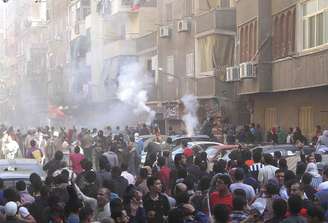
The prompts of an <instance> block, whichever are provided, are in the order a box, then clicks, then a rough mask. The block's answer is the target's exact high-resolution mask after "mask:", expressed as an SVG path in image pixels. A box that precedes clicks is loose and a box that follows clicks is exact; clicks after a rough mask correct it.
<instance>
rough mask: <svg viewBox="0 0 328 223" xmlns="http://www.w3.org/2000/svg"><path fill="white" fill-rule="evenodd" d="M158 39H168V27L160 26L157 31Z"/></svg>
mask: <svg viewBox="0 0 328 223" xmlns="http://www.w3.org/2000/svg"><path fill="white" fill-rule="evenodd" d="M159 37H161V38H166V37H170V28H169V27H168V26H162V27H161V28H160V29H159Z"/></svg>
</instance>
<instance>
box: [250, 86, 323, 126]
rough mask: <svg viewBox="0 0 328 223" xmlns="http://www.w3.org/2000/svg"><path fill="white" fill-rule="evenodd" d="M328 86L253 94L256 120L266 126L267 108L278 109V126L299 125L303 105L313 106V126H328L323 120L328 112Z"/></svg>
mask: <svg viewBox="0 0 328 223" xmlns="http://www.w3.org/2000/svg"><path fill="white" fill-rule="evenodd" d="M327 95H328V87H322V88H312V89H306V90H298V91H288V92H281V93H268V94H261V95H253V96H251V98H252V99H253V100H254V102H255V104H254V108H255V110H254V122H255V123H260V124H261V125H262V126H264V121H265V109H266V108H276V109H277V123H276V124H277V126H281V127H282V128H284V129H287V128H289V127H296V126H299V118H298V115H299V110H300V108H301V107H302V106H312V109H313V120H314V123H313V127H314V126H316V125H321V126H323V127H328V123H323V122H322V120H321V119H322V118H321V117H322V115H323V113H327V114H328V104H327V103H326V101H327V100H326V97H327Z"/></svg>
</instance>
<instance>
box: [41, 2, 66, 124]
mask: <svg viewBox="0 0 328 223" xmlns="http://www.w3.org/2000/svg"><path fill="white" fill-rule="evenodd" d="M70 2H71V1H70V0H62V1H56V0H48V1H47V35H48V36H47V46H48V47H47V74H48V82H49V84H48V96H49V106H51V107H60V106H61V107H66V106H67V105H68V104H70V102H71V98H70V97H69V92H68V90H69V82H68V81H66V80H70V78H71V77H70V68H71V63H70V58H71V55H70V50H69V49H70V29H69V28H70V27H69V18H70V17H69V10H68V9H69V5H70ZM56 118H59V117H53V119H56Z"/></svg>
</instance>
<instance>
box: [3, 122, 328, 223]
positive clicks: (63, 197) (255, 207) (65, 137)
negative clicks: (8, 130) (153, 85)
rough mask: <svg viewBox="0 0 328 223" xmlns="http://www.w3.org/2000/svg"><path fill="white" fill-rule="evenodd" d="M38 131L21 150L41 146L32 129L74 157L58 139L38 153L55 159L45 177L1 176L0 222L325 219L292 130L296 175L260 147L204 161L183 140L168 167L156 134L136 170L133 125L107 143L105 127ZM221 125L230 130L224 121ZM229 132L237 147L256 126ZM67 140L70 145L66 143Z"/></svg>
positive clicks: (325, 196) (320, 191) (309, 163)
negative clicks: (10, 183)
mask: <svg viewBox="0 0 328 223" xmlns="http://www.w3.org/2000/svg"><path fill="white" fill-rule="evenodd" d="M142 128H143V127H142ZM38 129H39V130H38V131H31V132H30V133H29V134H28V135H25V134H23V133H21V136H20V137H22V139H21V140H22V141H24V140H26V138H27V140H28V141H29V144H28V146H27V147H26V149H27V150H26V151H27V153H28V152H29V151H32V150H34V149H35V148H39V146H38V145H40V144H43V143H40V141H39V140H36V141H35V142H36V144H34V142H33V139H34V138H35V139H39V138H40V132H42V134H44V135H49V137H50V138H51V139H50V138H49V139H46V140H48V141H47V143H48V144H49V143H50V144H52V143H53V142H52V140H54V139H56V140H58V142H59V141H61V142H64V141H65V142H67V143H65V144H67V145H66V146H67V150H71V151H72V150H73V152H72V153H70V155H69V157H66V156H64V154H63V152H62V151H61V149H62V148H63V147H66V146H63V145H62V144H63V143H58V146H55V147H52V146H50V147H47V146H45V149H44V153H45V154H46V156H47V154H50V153H52V152H53V153H54V155H53V158H52V159H50V160H48V161H47V163H46V164H45V165H44V170H45V171H46V172H47V176H46V177H45V181H43V180H44V178H43V176H42V177H41V176H39V175H38V174H37V173H32V174H31V175H30V182H31V184H29V183H26V182H24V181H17V182H16V185H14V187H13V188H8V185H7V183H6V182H5V181H1V179H0V203H1V205H3V207H4V208H3V209H1V207H0V210H4V211H3V213H2V214H1V212H0V223H2V222H13V223H14V222H19V223H21V222H25V223H26V222H27V223H34V222H41V223H43V222H45V223H48V222H52V223H55V222H56V223H57V222H60V223H62V222H68V223H77V222H81V223H87V222H88V223H91V222H95V221H96V222H100V223H106V222H110V223H116V222H122V223H161V222H168V223H209V222H211V220H210V219H211V218H212V219H213V222H215V223H235V222H238V223H239V222H240V223H262V222H266V223H277V222H283V223H285V222H287V223H289V222H291V223H293V222H299V223H302V222H309V223H319V222H320V223H321V222H324V221H327V220H328V202H327V200H328V183H327V182H328V181H327V179H328V168H326V167H325V166H324V165H325V164H324V162H325V159H324V158H322V157H321V156H319V155H318V154H316V155H313V154H310V155H307V156H306V155H305V152H306V151H304V150H305V149H304V148H303V147H304V144H303V143H302V141H301V140H303V142H305V141H306V140H305V139H303V138H302V134H301V132H300V131H299V130H297V129H296V130H295V132H294V133H293V134H292V135H290V140H291V143H296V146H297V147H298V148H299V150H300V152H299V153H300V158H301V161H299V162H298V161H297V160H299V157H297V156H295V158H296V159H295V160H296V161H295V163H297V164H296V171H295V169H294V168H293V166H295V165H294V164H293V163H292V164H291V163H290V162H289V161H290V159H289V158H286V157H285V156H284V153H283V152H280V151H279V152H275V153H274V157H273V156H272V155H270V154H266V153H265V151H264V150H263V151H261V150H259V149H255V150H253V151H252V152H250V151H251V150H248V149H242V150H241V149H238V150H234V151H232V152H231V153H230V154H229V159H230V160H226V157H225V156H222V157H220V158H219V159H218V160H216V161H210V160H208V158H207V154H206V152H204V151H203V149H201V148H196V147H193V148H189V147H188V141H182V145H183V151H182V153H180V154H177V155H176V156H175V157H174V161H173V160H172V156H171V153H170V151H171V150H170V148H172V147H173V140H172V139H171V140H169V142H170V145H167V144H162V143H164V142H162V141H161V139H159V137H158V136H159V131H158V130H156V131H157V135H156V136H155V137H154V139H153V141H152V142H151V143H150V144H148V145H147V146H146V148H147V149H146V151H148V152H149V154H147V156H148V161H147V162H146V164H145V165H143V164H141V163H140V161H139V159H140V152H142V149H143V148H141V146H140V145H141V139H140V138H141V137H140V136H139V135H138V134H137V133H138V132H141V130H142V129H141V128H132V127H126V128H125V129H124V131H119V132H118V133H117V135H116V136H114V139H113V140H112V135H111V133H110V131H109V130H107V131H106V134H103V135H102V133H101V131H102V130H100V129H99V130H98V129H95V130H94V131H93V136H92V135H91V133H90V130H88V129H86V128H83V130H82V131H81V132H79V133H78V132H76V133H75V135H76V136H74V134H73V132H72V129H71V128H68V130H67V131H66V129H64V128H62V129H56V128H48V130H47V131H46V130H45V129H47V128H38ZM226 129H231V132H232V133H233V134H234V132H236V131H235V129H234V127H232V126H231V125H229V127H227V128H226ZM0 130H1V128H0ZM144 130H145V129H144ZM283 131H284V130H283V129H282V128H278V129H277V130H275V129H273V130H272V132H271V134H273V133H275V132H276V134H277V138H278V143H282V142H283V138H284V137H287V136H284V137H283ZM33 132H34V133H33ZM55 132H57V133H56V134H55V135H56V137H55V138H54V137H53V135H54V133H55ZM237 132H239V137H240V138H241V139H242V140H244V141H245V142H246V141H247V142H256V141H259V139H258V138H257V137H258V136H257V134H258V132H259V129H258V128H257V127H256V125H255V124H251V125H250V128H248V126H247V127H246V126H245V127H244V129H243V130H241V131H237ZM0 133H1V132H0ZM98 133H99V134H98ZM13 137H14V136H13ZM74 137H75V138H76V139H77V140H78V142H75V143H73V141H74V140H73V138H74ZM90 137H91V138H92V137H93V138H92V140H91V139H90ZM234 137H235V136H234ZM271 137H273V138H274V136H272V135H271ZM136 138H137V139H136ZM273 138H272V139H273ZM319 138H320V137H319ZM40 139H41V138H40ZM294 140H296V141H294ZM318 141H319V139H318ZM31 142H32V143H31ZM91 142H92V143H91ZM90 143H91V145H90ZM22 144H24V143H22ZM59 144H60V146H59ZM82 144H83V146H82ZM78 145H81V147H80V146H78ZM84 146H86V148H88V149H90V150H89V151H87V152H86V155H85V157H84V155H82V153H81V151H82V149H83V150H84V152H85V151H86V148H84ZM33 147H34V148H33ZM96 147H98V149H97V150H96V152H97V154H96V153H94V150H95V148H96ZM99 148H100V149H99ZM48 149H54V150H53V151H48ZM88 152H93V154H94V155H95V156H94V157H93V159H90V160H88ZM262 152H263V153H264V155H263V154H262ZM27 153H26V157H28V156H27ZM96 157H97V160H95V158H96ZM29 158H34V157H32V156H29ZM46 158H47V157H46ZM136 158H138V159H136ZM291 158H294V157H291ZM262 159H263V161H264V162H263V163H262ZM64 160H65V161H64ZM67 161H69V163H67V164H70V165H67V164H66V162H67ZM96 162H97V163H98V164H99V165H95V163H96ZM173 162H174V165H172V163H173ZM287 163H288V165H287ZM95 166H96V167H97V168H96V169H95V168H94V167H95ZM289 166H291V167H292V168H293V169H292V168H290V167H289ZM73 172H74V174H73ZM10 202H14V203H15V204H16V205H14V204H13V203H10ZM287 202H288V210H287ZM7 204H8V205H7ZM17 204H18V205H17ZM6 205H7V210H6V208H5V206H6ZM14 212H15V215H14V214H13V213H14ZM6 213H7V214H8V215H6ZM6 218H7V220H6Z"/></svg>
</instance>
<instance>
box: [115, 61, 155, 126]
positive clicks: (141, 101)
mask: <svg viewBox="0 0 328 223" xmlns="http://www.w3.org/2000/svg"><path fill="white" fill-rule="evenodd" d="M118 84H119V85H118V91H117V97H118V99H119V100H120V101H122V102H123V103H125V104H127V105H129V106H130V107H132V108H133V113H134V114H135V115H143V114H146V115H147V117H146V122H147V124H150V123H151V121H152V120H153V119H154V117H155V112H154V111H153V110H152V109H151V108H150V107H148V106H147V105H146V102H147V100H148V96H147V90H146V89H147V85H149V84H150V81H149V78H147V76H146V75H145V74H144V73H143V69H142V67H141V66H140V65H139V64H138V63H137V62H132V63H129V64H127V65H124V66H123V67H122V68H121V70H120V75H119V77H118Z"/></svg>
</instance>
